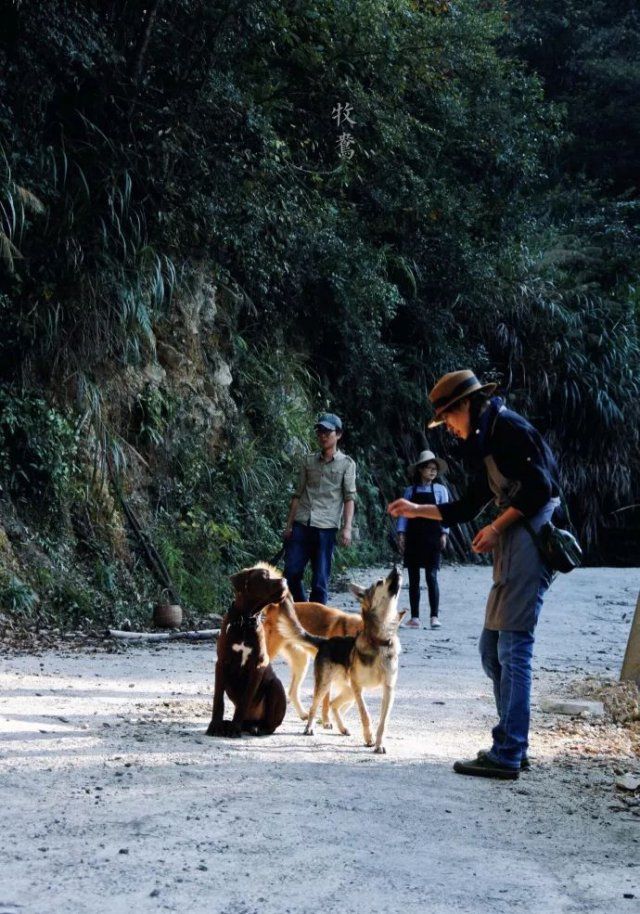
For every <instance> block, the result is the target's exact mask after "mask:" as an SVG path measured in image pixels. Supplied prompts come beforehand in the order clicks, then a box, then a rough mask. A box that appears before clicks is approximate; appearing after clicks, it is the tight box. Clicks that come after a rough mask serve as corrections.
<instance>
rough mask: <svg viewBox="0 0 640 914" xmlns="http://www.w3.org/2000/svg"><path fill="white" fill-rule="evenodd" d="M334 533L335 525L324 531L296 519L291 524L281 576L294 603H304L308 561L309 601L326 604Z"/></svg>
mask: <svg viewBox="0 0 640 914" xmlns="http://www.w3.org/2000/svg"><path fill="white" fill-rule="evenodd" d="M337 532H338V531H337V528H336V527H330V528H329V529H328V530H323V529H321V528H320V527H309V526H307V525H306V524H299V523H297V522H296V523H295V524H294V525H293V531H292V533H291V536H290V537H289V539H288V540H287V541H286V543H285V558H284V576H285V578H286V579H287V581H288V583H289V590H290V591H291V594H292V596H293V599H294V600H295V601H296V602H297V603H304V602H305V601H306V599H307V595H306V593H305V589H304V586H303V584H302V578H303V576H304V570H305V568H306V567H307V563H308V562H311V601H312V602H313V603H325V604H326V602H327V600H328V598H329V575H330V574H331V560H332V558H333V547H334V546H335V543H336V533H337Z"/></svg>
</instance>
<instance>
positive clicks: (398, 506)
mask: <svg viewBox="0 0 640 914" xmlns="http://www.w3.org/2000/svg"><path fill="white" fill-rule="evenodd" d="M418 507H419V505H416V504H414V502H412V501H408V500H407V499H406V498H396V500H395V501H392V502H391V504H390V505H387V511H388V513H389V514H390V515H391V517H413V516H414V515H415V513H416V510H417V509H418Z"/></svg>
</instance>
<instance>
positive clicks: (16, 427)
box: [0, 386, 78, 505]
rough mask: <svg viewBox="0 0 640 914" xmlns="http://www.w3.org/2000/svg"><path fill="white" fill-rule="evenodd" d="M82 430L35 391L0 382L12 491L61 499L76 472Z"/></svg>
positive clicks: (1, 444) (3, 461) (0, 465)
mask: <svg viewBox="0 0 640 914" xmlns="http://www.w3.org/2000/svg"><path fill="white" fill-rule="evenodd" d="M77 453H78V431H77V429H76V428H75V427H74V426H73V425H72V424H71V422H70V421H69V419H68V418H67V417H66V416H64V415H63V414H62V413H61V412H59V411H58V410H57V409H55V408H54V407H53V406H51V405H50V404H48V403H47V402H46V400H45V399H44V398H43V397H41V396H38V395H37V394H34V393H23V394H19V393H17V392H16V391H15V390H12V389H11V388H9V387H6V386H0V474H1V476H2V480H3V482H4V483H5V485H6V486H7V488H8V490H9V492H11V493H13V494H16V495H27V496H28V497H29V498H30V499H31V500H33V502H34V503H44V504H45V505H46V504H53V503H57V501H58V500H59V499H61V498H62V497H63V496H64V494H65V492H66V491H67V489H68V487H69V484H70V481H71V479H72V477H73V474H74V473H75V471H76V469H77V466H76V457H77Z"/></svg>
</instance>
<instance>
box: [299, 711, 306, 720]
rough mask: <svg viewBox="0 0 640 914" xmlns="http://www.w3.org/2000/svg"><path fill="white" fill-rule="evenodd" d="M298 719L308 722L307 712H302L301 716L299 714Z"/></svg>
mask: <svg viewBox="0 0 640 914" xmlns="http://www.w3.org/2000/svg"><path fill="white" fill-rule="evenodd" d="M298 717H299V718H300V720H309V712H308V711H303V712H302V714H299V715H298Z"/></svg>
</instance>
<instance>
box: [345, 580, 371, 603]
mask: <svg viewBox="0 0 640 914" xmlns="http://www.w3.org/2000/svg"><path fill="white" fill-rule="evenodd" d="M349 590H350V591H351V593H352V594H353V595H354V597H357V598H358V599H359V600H360V602H362V601H363V600H364V598H365V597H366V595H367V589H366V587H360V585H359V584H353V583H351V584H349Z"/></svg>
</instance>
